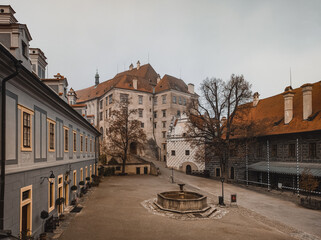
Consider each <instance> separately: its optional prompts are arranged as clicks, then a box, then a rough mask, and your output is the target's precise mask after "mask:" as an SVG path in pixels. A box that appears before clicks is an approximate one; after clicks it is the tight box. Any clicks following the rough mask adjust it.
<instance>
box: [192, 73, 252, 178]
mask: <svg viewBox="0 0 321 240" xmlns="http://www.w3.org/2000/svg"><path fill="white" fill-rule="evenodd" d="M250 88H251V85H250V84H249V83H248V82H247V81H246V80H245V79H244V77H243V76H242V75H240V76H237V75H234V74H233V75H232V76H231V78H230V79H229V80H228V81H226V82H225V81H223V80H221V79H217V78H211V79H208V78H207V79H205V80H204V81H203V83H202V84H201V88H200V89H201V98H200V100H199V101H192V102H191V108H190V112H189V118H190V127H189V130H188V134H187V135H188V138H189V139H190V141H191V142H192V143H193V144H194V145H195V146H197V145H198V146H201V145H203V146H204V144H205V151H204V149H203V150H200V151H203V152H202V153H201V154H199V156H203V157H204V154H205V159H209V158H211V159H212V158H213V157H214V156H217V157H218V158H219V161H220V167H221V170H222V174H224V173H225V165H226V162H227V161H228V158H229V153H230V149H231V147H233V145H232V144H231V142H230V139H231V136H233V135H234V133H235V132H237V130H242V131H243V132H244V131H248V132H249V127H250V126H247V127H244V126H242V127H241V125H242V124H241V122H242V121H240V118H241V116H242V114H239V113H238V114H236V113H237V112H241V111H243V110H245V106H243V109H241V108H240V105H242V104H244V103H246V102H247V101H248V100H249V99H250V97H251V96H252V92H251V90H250Z"/></svg>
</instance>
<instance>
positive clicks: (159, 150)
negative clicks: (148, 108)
mask: <svg viewBox="0 0 321 240" xmlns="http://www.w3.org/2000/svg"><path fill="white" fill-rule="evenodd" d="M154 100H155V88H154V87H153V100H152V116H153V117H152V119H153V121H152V126H153V137H154V140H155V143H156V146H157V151H158V155H159V156H158V161H161V160H162V156H161V154H162V149H161V148H160V147H159V146H158V144H157V141H156V137H155V127H154V120H155V118H154V103H155V101H154Z"/></svg>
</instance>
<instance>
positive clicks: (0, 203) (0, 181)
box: [0, 61, 22, 230]
mask: <svg viewBox="0 0 321 240" xmlns="http://www.w3.org/2000/svg"><path fill="white" fill-rule="evenodd" d="M21 63H22V61H17V62H15V67H16V71H15V72H14V73H12V74H10V75H9V76H7V77H5V78H4V79H3V80H2V86H1V178H0V188H1V190H0V230H4V229H3V228H4V187H5V174H6V172H5V166H6V82H8V81H9V80H11V79H12V78H14V77H15V76H17V75H18V74H19V70H20V66H21Z"/></svg>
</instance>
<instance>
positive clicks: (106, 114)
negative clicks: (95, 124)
mask: <svg viewBox="0 0 321 240" xmlns="http://www.w3.org/2000/svg"><path fill="white" fill-rule="evenodd" d="M105 118H108V109H107V110H106V111H105Z"/></svg>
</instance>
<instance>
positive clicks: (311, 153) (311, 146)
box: [309, 142, 317, 158]
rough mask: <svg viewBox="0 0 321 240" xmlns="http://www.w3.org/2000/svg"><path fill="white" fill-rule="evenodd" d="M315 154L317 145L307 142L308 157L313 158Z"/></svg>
mask: <svg viewBox="0 0 321 240" xmlns="http://www.w3.org/2000/svg"><path fill="white" fill-rule="evenodd" d="M316 156H317V145H316V143H315V142H313V143H309V157H310V158H315V157H316Z"/></svg>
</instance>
